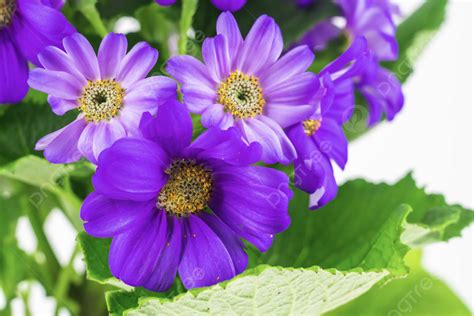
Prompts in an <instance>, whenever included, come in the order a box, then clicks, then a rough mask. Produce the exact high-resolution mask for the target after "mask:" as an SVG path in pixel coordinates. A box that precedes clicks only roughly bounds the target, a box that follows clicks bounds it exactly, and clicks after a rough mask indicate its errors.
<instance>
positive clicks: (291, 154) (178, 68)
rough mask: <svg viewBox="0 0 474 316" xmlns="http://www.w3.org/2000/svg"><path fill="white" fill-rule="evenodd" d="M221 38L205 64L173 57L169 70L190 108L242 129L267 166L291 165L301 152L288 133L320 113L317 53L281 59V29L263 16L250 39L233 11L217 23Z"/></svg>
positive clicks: (207, 120)
mask: <svg viewBox="0 0 474 316" xmlns="http://www.w3.org/2000/svg"><path fill="white" fill-rule="evenodd" d="M217 34H218V35H217V36H216V37H214V38H208V39H206V40H205V42H204V44H203V48H202V52H203V59H204V64H203V63H202V62H200V61H199V60H197V59H196V58H194V57H191V56H177V57H174V58H172V59H171V60H170V61H169V63H168V67H167V70H168V72H169V73H170V74H171V75H172V76H174V77H175V78H176V79H177V80H178V81H179V83H181V85H182V86H181V91H182V93H183V98H184V102H185V104H186V105H187V106H188V108H189V109H190V111H191V112H193V113H197V114H201V115H202V117H201V122H202V124H203V125H204V126H205V127H207V128H211V127H214V126H217V127H219V128H221V129H224V130H225V129H228V128H230V127H232V126H236V127H238V129H239V130H240V132H241V133H242V135H243V137H244V139H245V140H246V141H247V142H249V143H251V142H257V143H259V144H260V145H261V146H262V148H263V156H262V160H263V161H264V162H266V163H275V162H281V163H283V164H288V163H290V162H291V161H293V160H294V159H295V158H296V151H295V148H294V146H293V145H292V143H291V142H290V140H289V139H288V137H287V136H286V135H285V133H284V131H283V129H284V128H286V127H289V126H291V125H293V124H295V123H297V122H300V121H302V120H303V119H305V118H307V117H309V115H311V114H312V113H314V111H315V107H314V104H311V102H310V101H311V99H312V98H313V96H314V94H315V93H316V91H317V87H318V85H319V81H318V78H317V76H316V75H314V74H313V73H310V72H306V70H307V69H308V67H309V66H310V65H311V64H312V62H313V59H314V55H313V53H312V52H311V51H310V50H309V48H308V47H307V46H299V47H296V48H294V49H292V50H291V51H289V52H288V53H287V54H285V55H284V56H281V54H282V50H283V39H282V36H281V32H280V28H279V27H278V25H277V24H276V23H275V21H274V20H273V19H272V18H270V17H268V16H261V17H260V18H258V20H257V21H256V22H255V24H254V25H253V27H252V29H251V30H250V32H249V34H248V35H247V37H246V39H245V41H244V40H243V38H242V35H241V34H240V30H239V27H238V25H237V22H236V21H235V19H234V17H233V16H232V14H231V13H229V12H225V13H222V14H221V16H220V17H219V19H218V21H217Z"/></svg>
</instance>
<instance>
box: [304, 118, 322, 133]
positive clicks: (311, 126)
mask: <svg viewBox="0 0 474 316" xmlns="http://www.w3.org/2000/svg"><path fill="white" fill-rule="evenodd" d="M320 127H321V121H320V120H306V121H303V129H304V132H305V134H306V135H308V136H313V135H314V133H316V132H317V131H318V129H319V128H320Z"/></svg>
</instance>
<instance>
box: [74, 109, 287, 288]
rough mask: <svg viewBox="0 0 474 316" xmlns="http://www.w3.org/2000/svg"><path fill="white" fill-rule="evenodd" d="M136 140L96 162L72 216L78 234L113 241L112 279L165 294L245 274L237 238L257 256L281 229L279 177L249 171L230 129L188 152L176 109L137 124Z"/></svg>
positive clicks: (181, 113) (251, 158) (186, 131)
mask: <svg viewBox="0 0 474 316" xmlns="http://www.w3.org/2000/svg"><path fill="white" fill-rule="evenodd" d="M140 129H141V132H142V135H143V136H144V138H141V139H140V138H125V139H121V140H119V141H117V142H116V143H115V144H114V145H113V146H112V147H111V148H109V149H107V150H105V151H104V152H103V153H102V155H101V156H100V158H99V163H98V168H97V173H96V174H95V175H94V176H93V178H92V182H93V185H94V188H95V192H93V193H92V194H90V195H89V196H88V197H87V198H86V200H85V202H84V204H83V206H82V210H81V218H82V219H83V220H84V221H85V222H86V223H85V224H84V227H85V230H86V232H87V233H89V234H91V235H93V236H95V237H107V238H110V237H111V238H113V240H112V245H111V248H110V253H109V265H110V269H111V271H112V274H113V275H114V276H115V277H117V278H118V279H120V280H122V281H124V282H125V283H127V284H129V285H132V286H143V287H145V288H147V289H150V290H153V291H164V290H167V289H168V288H169V287H170V286H171V285H172V283H173V281H174V279H175V277H176V274H177V273H179V276H180V278H181V280H182V282H183V284H184V286H185V287H186V288H188V289H189V288H194V287H202V286H209V285H212V284H215V283H218V282H220V281H224V280H228V279H230V278H232V277H233V276H235V275H236V274H239V273H241V272H242V271H244V270H245V268H246V266H247V260H248V259H247V255H246V253H245V251H244V249H245V246H244V244H243V243H242V241H241V239H240V238H243V239H246V240H248V241H249V242H251V243H252V244H254V245H255V246H256V247H257V248H258V249H259V250H260V251H266V250H267V249H268V248H269V247H270V245H271V243H272V240H273V237H274V235H275V234H277V233H279V232H281V231H283V230H285V229H286V228H287V227H288V225H289V223H290V218H289V216H288V200H289V199H290V198H291V196H292V192H291V190H290V189H289V188H288V181H289V180H288V177H287V176H286V175H285V174H284V173H282V172H280V171H278V170H275V169H271V168H265V167H258V166H250V164H253V163H255V162H257V161H258V160H259V158H260V155H261V147H260V146H259V145H258V144H256V143H253V144H250V145H247V144H245V143H244V142H242V140H241V137H240V134H239V133H238V131H237V130H236V129H229V130H227V131H221V130H219V129H211V130H208V131H207V132H205V133H203V134H202V135H201V136H199V137H198V138H197V139H196V140H195V141H194V142H192V134H193V133H192V121H191V117H190V115H189V112H188V111H187V110H186V108H185V106H184V105H182V104H181V103H179V102H177V101H172V102H169V103H166V104H164V105H162V106H161V107H160V108H159V109H158V113H157V115H156V118H153V117H152V116H151V115H150V114H148V113H146V114H144V115H143V119H142V121H141V124H140Z"/></svg>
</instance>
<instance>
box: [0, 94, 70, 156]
mask: <svg viewBox="0 0 474 316" xmlns="http://www.w3.org/2000/svg"><path fill="white" fill-rule="evenodd" d="M39 98H40V97H38V95H34V96H31V99H30V98H27V100H26V101H24V102H22V103H19V104H14V105H10V106H8V107H7V110H6V111H5V113H4V114H3V115H2V116H0V126H1V127H2V132H1V133H0V148H2V150H1V152H0V165H1V164H5V163H8V162H11V161H13V160H16V159H18V158H20V157H22V156H25V155H37V156H41V155H42V153H41V152H37V151H35V150H34V148H35V144H36V142H37V141H38V140H39V139H40V138H41V137H43V136H45V135H47V134H49V133H51V132H54V131H56V130H58V129H61V128H63V127H64V126H66V125H67V124H68V123H70V122H71V121H72V120H73V119H74V118H75V116H76V114H75V113H74V111H71V112H69V113H68V114H65V115H64V116H57V115H55V114H54V113H52V112H51V109H50V107H49V105H48V104H46V103H38V104H36V103H34V102H35V101H38V99H39ZM28 100H31V101H28Z"/></svg>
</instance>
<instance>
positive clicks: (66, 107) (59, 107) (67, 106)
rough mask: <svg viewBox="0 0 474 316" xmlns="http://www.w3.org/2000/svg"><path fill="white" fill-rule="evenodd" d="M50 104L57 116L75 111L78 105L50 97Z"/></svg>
mask: <svg viewBox="0 0 474 316" xmlns="http://www.w3.org/2000/svg"><path fill="white" fill-rule="evenodd" d="M48 103H49V104H50V105H51V109H52V110H53V112H54V113H55V114H57V115H64V114H65V113H66V112H68V111H70V110H72V109H75V108H76V107H77V106H78V105H77V102H76V101H73V100H65V99H61V98H56V97H53V96H48Z"/></svg>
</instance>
